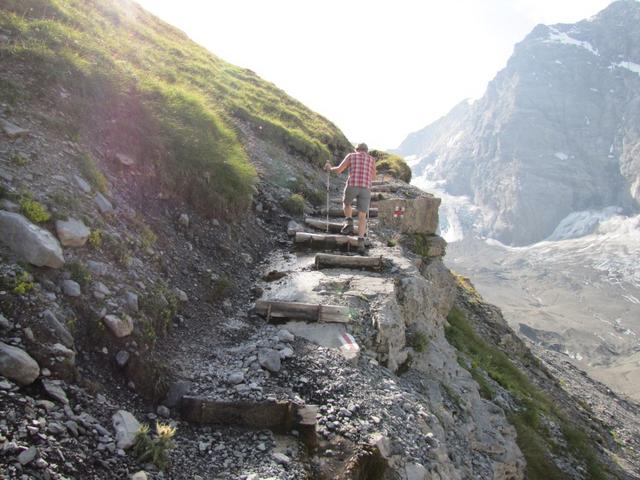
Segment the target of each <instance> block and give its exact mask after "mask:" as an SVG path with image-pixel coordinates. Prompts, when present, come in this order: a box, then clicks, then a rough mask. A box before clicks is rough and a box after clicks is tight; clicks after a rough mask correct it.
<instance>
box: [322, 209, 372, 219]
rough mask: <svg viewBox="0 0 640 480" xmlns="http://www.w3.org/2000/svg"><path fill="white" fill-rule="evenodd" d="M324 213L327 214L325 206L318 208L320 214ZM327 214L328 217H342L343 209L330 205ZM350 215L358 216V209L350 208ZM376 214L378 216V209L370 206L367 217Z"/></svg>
mask: <svg viewBox="0 0 640 480" xmlns="http://www.w3.org/2000/svg"><path fill="white" fill-rule="evenodd" d="M326 214H327V209H326V208H322V209H320V215H326ZM329 216H330V217H343V218H344V210H343V209H342V208H341V207H331V208H329ZM351 216H352V217H357V216H358V210H357V209H355V208H353V209H352V210H351ZM377 216H378V209H377V208H370V209H369V217H371V218H375V217H377Z"/></svg>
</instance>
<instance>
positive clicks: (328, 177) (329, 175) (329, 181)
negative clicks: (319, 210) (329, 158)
mask: <svg viewBox="0 0 640 480" xmlns="http://www.w3.org/2000/svg"><path fill="white" fill-rule="evenodd" d="M330 183H331V172H330V171H329V172H327V233H329V185H330Z"/></svg>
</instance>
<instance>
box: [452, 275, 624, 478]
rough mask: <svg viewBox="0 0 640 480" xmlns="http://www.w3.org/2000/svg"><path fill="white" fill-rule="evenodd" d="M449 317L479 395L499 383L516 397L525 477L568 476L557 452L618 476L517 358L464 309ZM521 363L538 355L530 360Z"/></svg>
mask: <svg viewBox="0 0 640 480" xmlns="http://www.w3.org/2000/svg"><path fill="white" fill-rule="evenodd" d="M465 287H466V288H469V287H468V285H466V286H465ZM447 320H448V326H447V327H446V330H445V332H446V336H447V339H448V341H449V343H451V345H453V346H454V347H455V348H456V349H457V350H458V351H459V352H460V359H459V360H460V363H461V365H462V366H463V367H464V368H466V369H468V370H469V372H470V373H471V375H472V376H473V378H474V379H475V380H476V382H477V383H478V385H479V387H480V393H481V395H482V396H483V397H485V398H487V399H489V400H493V399H494V398H495V397H496V393H497V392H496V387H495V386H496V385H499V386H500V387H501V388H503V389H504V390H506V391H507V392H508V393H509V394H510V396H511V397H512V398H513V400H514V402H515V405H516V408H515V409H514V410H512V411H511V412H508V418H509V421H510V422H511V424H512V425H514V427H515V428H516V430H517V432H518V439H517V442H518V446H519V447H520V449H521V450H522V453H523V454H524V456H525V458H526V460H527V469H526V473H527V478H529V479H531V480H536V479H541V480H553V479H557V480H562V479H564V478H566V476H565V474H564V473H563V472H562V471H561V470H560V469H559V468H558V467H557V466H556V464H555V462H554V456H556V455H558V456H560V457H567V456H570V457H574V458H575V459H576V460H578V462H580V463H581V464H582V465H584V467H585V468H586V472H587V478H589V479H593V480H597V479H605V478H617V477H616V476H615V475H614V474H613V473H612V472H610V471H607V467H605V466H604V465H603V464H602V463H600V461H599V460H598V456H597V454H596V451H595V449H594V447H593V446H592V442H593V438H590V437H589V435H588V434H587V433H585V431H584V430H583V427H582V426H581V425H580V424H579V423H576V422H573V421H572V420H570V419H569V418H568V417H567V415H566V413H565V412H564V411H563V410H562V409H561V408H560V407H559V406H558V405H557V404H556V403H555V402H554V401H553V400H552V399H551V397H550V396H549V395H548V394H547V393H546V392H543V391H542V390H541V389H540V388H539V387H538V386H536V385H534V384H533V383H532V382H531V380H530V379H529V378H528V377H527V376H526V374H525V373H523V371H521V370H520V369H519V368H518V366H517V365H516V363H514V360H515V358H510V357H509V356H507V355H506V354H505V353H504V352H503V351H502V350H500V349H499V348H498V347H496V346H493V345H491V344H490V343H489V342H487V341H485V339H483V338H482V337H481V336H480V335H479V334H478V333H477V332H476V331H475V330H474V328H473V327H472V325H471V323H470V322H469V320H468V319H467V316H466V314H465V312H463V311H462V310H459V309H458V308H454V309H453V310H452V311H451V313H450V314H449V317H448V319H447ZM528 355H530V354H528ZM523 362H524V363H527V362H535V359H533V358H526V359H523ZM494 382H495V383H494ZM552 426H554V427H555V431H552V430H551V427H552Z"/></svg>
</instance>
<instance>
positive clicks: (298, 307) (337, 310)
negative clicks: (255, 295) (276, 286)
mask: <svg viewBox="0 0 640 480" xmlns="http://www.w3.org/2000/svg"><path fill="white" fill-rule="evenodd" d="M256 313H257V314H258V315H260V316H262V317H265V318H266V319H267V322H271V321H282V320H285V319H287V320H304V321H307V322H319V323H349V322H350V321H351V312H350V310H349V307H344V306H341V305H321V304H313V303H301V302H279V301H273V300H258V301H257V302H256Z"/></svg>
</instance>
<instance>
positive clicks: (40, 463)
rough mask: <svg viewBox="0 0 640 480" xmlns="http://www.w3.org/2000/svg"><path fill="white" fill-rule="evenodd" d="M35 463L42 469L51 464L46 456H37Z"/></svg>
mask: <svg viewBox="0 0 640 480" xmlns="http://www.w3.org/2000/svg"><path fill="white" fill-rule="evenodd" d="M34 465H35V466H36V468H39V469H40V470H44V469H45V468H47V467H48V466H49V463H47V461H46V460H45V459H44V458H37V459H36V461H35V462H34Z"/></svg>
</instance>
